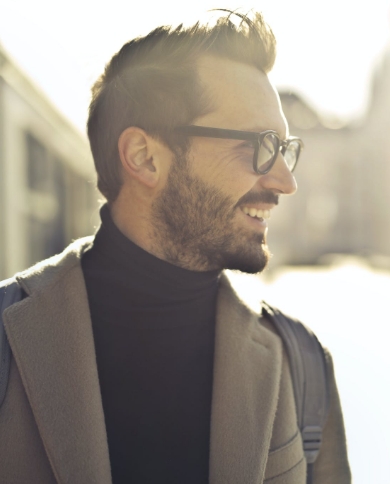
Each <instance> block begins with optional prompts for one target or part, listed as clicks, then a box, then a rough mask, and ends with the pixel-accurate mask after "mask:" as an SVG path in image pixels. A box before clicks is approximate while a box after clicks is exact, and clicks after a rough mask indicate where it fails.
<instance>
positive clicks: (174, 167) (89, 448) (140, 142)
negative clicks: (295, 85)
mask: <svg viewBox="0 0 390 484" xmlns="http://www.w3.org/2000/svg"><path fill="white" fill-rule="evenodd" d="M224 15H225V14H224ZM233 17H235V18H237V17H238V19H239V23H238V25H237V24H235V23H234V22H233V20H232V19H233ZM274 58H275V40H274V36H273V34H272V32H271V30H270V29H269V27H268V26H267V25H266V24H265V23H264V21H263V19H262V17H261V16H260V15H259V14H257V15H255V18H254V20H253V21H252V20H250V19H249V18H248V17H246V16H241V15H238V14H231V13H229V12H228V13H227V15H226V16H222V17H221V18H220V19H219V21H218V22H217V23H216V25H215V26H214V27H207V26H201V25H199V24H196V25H195V26H193V27H192V28H188V29H184V28H183V27H182V26H180V27H178V28H177V29H176V30H171V29H169V28H165V27H162V28H158V29H156V30H154V31H153V32H151V33H150V34H149V35H148V36H146V37H143V38H138V39H135V40H133V41H131V42H129V43H128V44H126V45H124V46H123V47H122V49H121V50H120V52H119V53H117V54H116V55H115V56H114V57H113V58H112V59H111V61H110V62H109V64H108V65H107V67H106V69H105V72H104V74H103V75H102V76H101V78H100V79H99V80H98V81H97V83H96V84H95V86H94V87H93V97H92V102H91V106H90V115H89V120H88V134H89V139H90V143H91V148H92V153H93V156H94V160H95V165H96V170H97V174H98V187H99V189H100V191H101V192H102V193H103V195H104V196H105V197H106V198H107V202H108V203H107V204H106V205H104V206H103V208H102V210H101V217H102V226H101V227H100V228H99V230H98V232H97V234H96V236H95V237H94V238H87V239H83V240H79V241H76V242H75V243H73V244H72V245H71V246H70V247H68V248H67V249H66V251H65V252H64V253H63V254H61V255H59V256H56V257H54V258H52V259H49V260H48V261H45V262H43V263H41V264H38V265H37V266H35V267H34V268H32V269H30V270H27V271H26V272H24V273H22V274H19V275H18V277H17V280H18V282H19V284H20V285H21V287H22V288H23V290H24V291H25V293H26V294H25V296H26V297H25V298H24V299H23V300H22V301H21V302H19V303H17V304H15V305H13V306H11V307H10V308H8V309H7V310H6V311H5V313H4V320H5V327H6V330H7V334H8V339H9V342H10V345H11V348H12V353H13V360H12V364H11V372H10V380H9V385H8V389H7V395H6V399H5V402H4V404H3V407H2V408H1V411H0V425H1V429H2V430H1V456H2V458H1V463H0V476H2V477H1V482H6V483H27V482H28V483H40V484H41V483H55V482H58V483H65V482H66V483H94V484H96V483H99V484H100V483H101V484H109V483H111V482H113V483H115V484H117V483H136V484H142V483H145V484H153V483H169V484H175V483H177V484H179V483H180V484H184V483H185V484H191V483H193V484H201V483H208V482H210V483H211V484H226V483H232V484H233V483H234V484H252V483H253V484H254V483H256V484H257V483H262V482H269V483H271V482H272V483H280V484H281V483H291V484H293V483H294V484H304V482H305V478H306V464H305V459H304V455H303V449H302V441H301V437H300V433H299V431H298V428H297V423H296V409H295V404H294V395H293V389H292V382H291V376H290V372H289V366H288V361H287V358H286V355H285V354H284V351H283V347H282V343H281V340H280V338H279V337H278V336H277V334H276V331H275V329H274V328H273V327H272V325H271V324H270V323H267V322H266V321H264V320H260V321H259V316H258V315H257V314H254V313H252V312H251V311H250V310H249V309H248V308H247V307H246V306H245V304H244V303H243V302H241V301H240V300H239V298H238V296H237V295H236V294H235V292H234V290H233V289H232V287H231V286H230V284H229V282H228V279H227V277H226V275H225V274H222V273H221V271H222V270H223V269H237V270H240V271H243V272H249V273H256V272H260V271H262V270H263V269H264V267H265V266H266V264H267V260H268V257H269V252H268V249H267V245H266V239H265V235H266V230H267V219H268V218H269V216H270V212H271V210H273V209H274V207H275V206H276V205H277V203H278V200H279V196H280V195H289V194H293V193H294V192H295V191H296V183H295V179H294V177H293V175H292V170H293V169H294V166H295V164H296V162H297V159H298V156H299V151H300V147H301V141H300V140H297V139H293V138H289V133H288V127H287V123H286V120H285V118H284V115H283V113H282V110H281V107H280V102H279V97H278V95H277V92H276V90H275V89H274V88H273V86H272V85H271V84H270V82H269V80H268V77H267V73H268V72H269V70H270V69H271V67H272V65H273V63H274ZM328 366H329V368H328V370H329V378H330V385H331V406H330V412H329V417H328V421H327V424H326V426H325V429H324V438H323V446H322V449H321V452H320V455H319V457H318V459H317V461H316V463H315V467H314V482H315V483H320V484H325V483H332V484H336V483H348V482H350V475H349V469H348V463H347V458H346V448H345V437H344V430H343V422H342V416H341V410H340V405H339V401H338V397H337V390H336V387H335V383H334V377H333V372H332V368H331V363H330V359H329V360H328Z"/></svg>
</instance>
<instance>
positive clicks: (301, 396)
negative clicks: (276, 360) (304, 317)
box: [262, 302, 330, 482]
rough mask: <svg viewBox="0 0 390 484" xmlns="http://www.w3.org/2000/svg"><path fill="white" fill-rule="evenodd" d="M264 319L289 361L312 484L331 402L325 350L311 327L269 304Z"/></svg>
mask: <svg viewBox="0 0 390 484" xmlns="http://www.w3.org/2000/svg"><path fill="white" fill-rule="evenodd" d="M262 316H264V317H266V318H267V319H268V320H270V321H271V322H272V323H273V325H274V326H275V328H276V330H277V331H278V333H279V335H280V337H281V338H282V340H283V343H284V346H285V349H286V352H287V355H288V358H289V364H290V371H291V378H292V383H293V387H294V397H295V405H296V409H297V421H298V427H299V429H300V431H301V435H302V441H303V450H304V453H305V457H306V461H307V464H308V482H311V481H310V474H311V472H312V464H313V463H314V461H315V460H316V458H317V456H318V453H319V451H320V446H321V440H322V429H323V427H324V425H325V421H326V418H327V415H328V411H329V401H330V396H329V384H328V376H327V369H326V361H325V354H324V349H323V347H322V346H321V344H320V342H319V341H318V339H317V337H316V336H315V334H314V333H313V332H312V331H311V330H310V329H309V328H307V327H306V326H304V325H303V324H302V323H301V322H299V321H298V320H296V319H292V318H290V317H287V316H285V315H284V314H283V313H282V312H280V311H279V310H278V309H276V308H273V307H272V306H269V305H268V304H267V303H265V302H262Z"/></svg>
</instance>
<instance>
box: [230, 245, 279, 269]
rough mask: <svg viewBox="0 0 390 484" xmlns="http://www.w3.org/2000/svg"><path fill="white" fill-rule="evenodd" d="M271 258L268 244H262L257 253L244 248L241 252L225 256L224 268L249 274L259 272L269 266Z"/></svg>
mask: <svg viewBox="0 0 390 484" xmlns="http://www.w3.org/2000/svg"><path fill="white" fill-rule="evenodd" d="M270 258H271V253H270V251H269V249H268V246H267V245H265V244H262V245H261V247H260V249H258V250H257V251H256V253H254V251H247V250H244V251H242V252H240V254H237V253H236V254H230V255H229V256H227V257H226V258H225V261H224V262H225V263H224V267H223V268H224V269H231V270H235V271H240V272H245V273H247V274H258V273H260V272H262V271H263V270H264V269H265V268H266V267H267V265H268V262H269V260H270Z"/></svg>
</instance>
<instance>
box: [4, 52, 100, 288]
mask: <svg viewBox="0 0 390 484" xmlns="http://www.w3.org/2000/svg"><path fill="white" fill-rule="evenodd" d="M94 176H95V175H94V169H93V163H92V159H91V155H90V151H89V147H88V144H87V141H86V139H84V138H83V137H82V136H81V135H80V134H79V132H78V131H77V130H76V129H75V128H73V127H72V126H71V125H70V124H69V123H68V122H67V121H66V120H65V119H64V117H63V116H61V115H60V114H59V113H58V112H57V111H56V109H54V107H53V106H52V105H51V104H50V103H49V102H48V101H47V99H46V98H45V97H44V96H43V95H42V93H40V92H39V91H38V90H37V89H36V88H35V87H34V86H33V85H32V83H31V82H30V81H29V80H28V79H27V78H26V76H25V75H24V74H23V73H22V72H21V71H20V70H19V69H18V68H17V66H16V65H15V64H14V63H13V62H12V61H11V60H10V58H9V57H7V55H6V54H5V52H4V51H3V50H1V47H0V279H2V278H5V277H8V276H10V275H12V274H13V273H15V272H16V271H19V270H21V269H23V268H25V267H28V266H29V265H31V264H33V263H34V262H37V261H39V260H41V259H44V258H46V257H48V256H50V255H53V254H55V253H58V252H59V251H61V250H62V249H63V248H64V247H65V246H66V245H67V244H68V243H69V242H70V241H71V240H72V239H74V238H77V237H80V236H83V235H87V234H89V233H91V232H92V230H93V225H94V223H95V222H96V214H97V210H96V204H97V202H96V200H97V194H96V192H95V189H94V185H95V184H94Z"/></svg>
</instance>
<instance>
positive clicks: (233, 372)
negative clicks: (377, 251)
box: [210, 276, 282, 484]
mask: <svg viewBox="0 0 390 484" xmlns="http://www.w3.org/2000/svg"><path fill="white" fill-rule="evenodd" d="M281 364H282V346H281V342H280V340H279V338H277V337H276V336H275V335H274V334H273V333H271V332H270V331H269V330H267V329H266V328H264V327H263V326H261V325H260V323H259V321H258V315H256V314H255V313H253V312H251V311H250V310H249V309H248V307H247V306H245V305H244V304H243V303H242V302H241V301H240V300H239V298H238V296H237V295H236V293H235V292H234V290H233V289H232V287H231V285H230V283H229V281H228V280H227V277H226V276H223V277H222V280H221V288H220V292H219V297H218V304H217V321H216V345H215V360H214V383H213V399H212V414H211V449H210V484H237V483H238V482H239V483H255V482H263V477H264V472H265V467H266V463H267V459H268V451H269V444H270V440H271V435H272V427H273V422H274V418H275V413H276V405H277V398H278V393H279V382H280V377H281Z"/></svg>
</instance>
